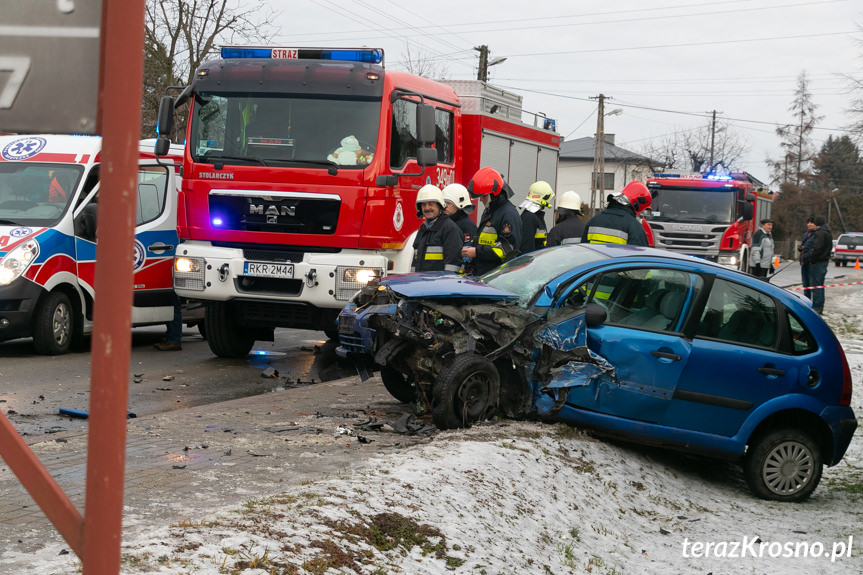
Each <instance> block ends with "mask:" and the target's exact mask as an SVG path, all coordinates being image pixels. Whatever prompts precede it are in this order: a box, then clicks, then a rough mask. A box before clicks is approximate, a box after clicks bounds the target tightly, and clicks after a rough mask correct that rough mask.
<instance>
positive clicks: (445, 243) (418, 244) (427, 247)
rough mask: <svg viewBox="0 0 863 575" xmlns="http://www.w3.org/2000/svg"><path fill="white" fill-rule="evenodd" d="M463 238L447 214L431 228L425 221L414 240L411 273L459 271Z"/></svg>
mask: <svg viewBox="0 0 863 575" xmlns="http://www.w3.org/2000/svg"><path fill="white" fill-rule="evenodd" d="M463 237H464V236H463V234H462V232H461V229H459V227H458V226H457V225H456V224H455V222H453V221H452V220H451V219H449V217H448V216H447V215H446V214H441V215H440V216H438V218H437V219H436V220H434V222H432V224H431V226H429V223H428V221H423V223H422V224H420V228H419V230H417V236H416V239H414V245H413V247H414V258H413V263H412V264H411V271H412V272H439V271H448V272H457V271H459V269H461V264H462V259H461V248H462V245H463Z"/></svg>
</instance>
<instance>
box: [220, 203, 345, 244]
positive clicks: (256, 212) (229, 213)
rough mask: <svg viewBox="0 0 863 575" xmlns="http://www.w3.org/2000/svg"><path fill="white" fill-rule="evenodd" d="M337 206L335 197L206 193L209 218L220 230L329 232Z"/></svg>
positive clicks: (332, 231) (335, 220)
mask: <svg viewBox="0 0 863 575" xmlns="http://www.w3.org/2000/svg"><path fill="white" fill-rule="evenodd" d="M340 207H341V201H340V200H338V199H324V198H321V199H315V198H279V197H272V196H267V197H263V196H262V197H250V196H229V195H215V194H214V195H211V196H210V218H211V220H213V221H218V222H219V223H218V225H217V226H216V227H218V229H223V230H238V231H247V232H275V233H283V234H316V235H333V234H335V233H336V226H337V225H338V223H339V209H340ZM214 225H215V224H214Z"/></svg>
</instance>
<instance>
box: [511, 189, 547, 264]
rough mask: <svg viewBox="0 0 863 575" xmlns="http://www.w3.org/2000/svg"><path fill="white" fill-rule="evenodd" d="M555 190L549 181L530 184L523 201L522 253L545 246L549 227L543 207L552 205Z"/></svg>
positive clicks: (521, 206)
mask: <svg viewBox="0 0 863 575" xmlns="http://www.w3.org/2000/svg"><path fill="white" fill-rule="evenodd" d="M553 197H554V190H552V189H551V186H550V185H549V184H548V182H544V181H542V180H539V181H538V182H534V183H532V184H531V185H530V188H528V191H527V198H525V200H524V201H523V202H522V203H521V205H520V206H518V207H520V208H522V212H521V248H520V249H521V253H523V254H526V253H528V252H532V251H534V250H540V249H542V248H544V247H545V242H546V239H547V238H548V228H547V227H546V225H545V212H544V211H542V210H543V208H550V207H551V199H552V198H553Z"/></svg>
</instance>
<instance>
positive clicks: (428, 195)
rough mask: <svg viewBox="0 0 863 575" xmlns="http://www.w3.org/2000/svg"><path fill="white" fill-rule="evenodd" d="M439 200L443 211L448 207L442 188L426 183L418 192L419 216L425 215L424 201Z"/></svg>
mask: <svg viewBox="0 0 863 575" xmlns="http://www.w3.org/2000/svg"><path fill="white" fill-rule="evenodd" d="M423 202H437V203H438V204H440V209H441V211H443V210H444V208H446V202H445V201H444V199H443V192H442V191H440V188H439V187H437V186H433V185H431V184H426V185H424V186H423V187H421V188H420V191H418V192H417V217H418V218H421V217H423V210H422V205H421V204H422V203H423Z"/></svg>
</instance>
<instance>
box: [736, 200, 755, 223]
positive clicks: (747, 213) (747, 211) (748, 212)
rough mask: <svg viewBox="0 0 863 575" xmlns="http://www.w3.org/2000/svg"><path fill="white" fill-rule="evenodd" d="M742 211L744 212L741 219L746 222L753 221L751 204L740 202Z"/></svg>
mask: <svg viewBox="0 0 863 575" xmlns="http://www.w3.org/2000/svg"><path fill="white" fill-rule="evenodd" d="M739 205H740V211H741V212H742V214H741V217H742V218H743V221H744V222H748V221H749V220H751V219H752V212H753V210H752V204H751V203H749V202H740V204H739Z"/></svg>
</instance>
